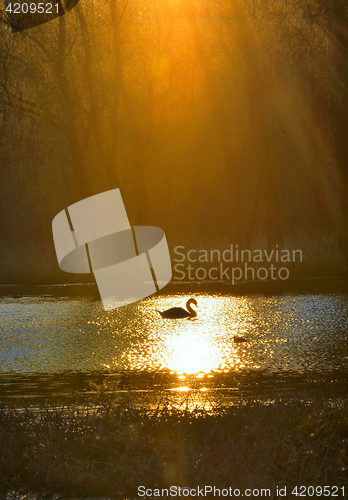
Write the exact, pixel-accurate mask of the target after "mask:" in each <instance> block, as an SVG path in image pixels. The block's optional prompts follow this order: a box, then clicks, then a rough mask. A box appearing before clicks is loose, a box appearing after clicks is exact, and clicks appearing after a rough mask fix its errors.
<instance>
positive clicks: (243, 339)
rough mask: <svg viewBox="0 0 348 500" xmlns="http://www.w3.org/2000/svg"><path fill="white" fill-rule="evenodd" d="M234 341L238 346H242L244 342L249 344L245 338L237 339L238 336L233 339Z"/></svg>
mask: <svg viewBox="0 0 348 500" xmlns="http://www.w3.org/2000/svg"><path fill="white" fill-rule="evenodd" d="M233 340H234V341H235V342H236V344H241V343H242V342H248V341H247V339H245V338H244V337H237V336H236V335H235V336H234V337H233Z"/></svg>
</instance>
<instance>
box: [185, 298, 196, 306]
mask: <svg viewBox="0 0 348 500" xmlns="http://www.w3.org/2000/svg"><path fill="white" fill-rule="evenodd" d="M191 304H194V305H195V306H196V307H197V301H196V299H189V300H188V301H187V302H186V307H188V306H189V305H191Z"/></svg>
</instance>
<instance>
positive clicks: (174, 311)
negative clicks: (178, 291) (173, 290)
mask: <svg viewBox="0 0 348 500" xmlns="http://www.w3.org/2000/svg"><path fill="white" fill-rule="evenodd" d="M191 304H194V305H195V306H196V307H197V302H196V299H189V300H188V301H187V302H186V307H187V311H185V309H183V308H182V307H172V308H171V309H168V310H167V311H157V312H159V313H160V315H161V316H162V318H171V319H176V318H194V317H195V316H197V313H196V311H195V310H194V309H192V307H191Z"/></svg>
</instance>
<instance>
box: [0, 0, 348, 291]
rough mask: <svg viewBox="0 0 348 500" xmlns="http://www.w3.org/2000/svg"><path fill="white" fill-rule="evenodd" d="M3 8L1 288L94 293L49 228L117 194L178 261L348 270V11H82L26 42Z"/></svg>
mask: <svg viewBox="0 0 348 500" xmlns="http://www.w3.org/2000/svg"><path fill="white" fill-rule="evenodd" d="M0 5H1V14H0V17H1V23H0V37H1V43H0V124H1V125H0V126H1V135H0V149H1V158H0V175H1V183H0V189H1V197H0V227H1V240H0V281H1V283H27V282H28V283H51V282H62V281H64V280H65V281H69V280H75V281H76V280H77V281H81V276H73V275H68V274H65V273H63V272H61V271H60V270H59V267H58V264H57V260H56V256H55V251H54V245H53V239H52V219H53V218H54V216H55V215H56V214H57V213H58V212H60V211H61V210H63V209H64V208H66V207H67V206H69V205H71V204H72V203H75V202H77V201H79V200H81V199H83V198H85V197H88V196H91V195H94V194H97V193H100V192H102V191H106V190H109V189H114V188H120V190H121V193H122V197H123V201H124V203H125V206H126V209H127V212H128V216H129V219H130V222H131V224H132V225H153V226H158V227H161V228H162V229H163V230H164V231H165V233H166V236H167V240H168V244H169V247H170V249H171V251H173V249H174V247H176V246H177V245H182V246H184V247H185V248H192V249H196V250H199V249H202V248H203V249H221V250H224V249H225V248H230V246H231V244H233V245H237V244H238V245H239V247H240V248H244V249H250V250H253V249H255V248H257V249H260V250H262V251H263V249H272V248H275V246H276V245H278V247H279V248H284V249H287V250H289V251H292V250H295V249H296V250H301V252H302V253H303V259H304V265H302V266H301V267H300V268H299V269H298V274H299V275H301V276H333V275H336V276H340V275H344V274H346V271H347V267H346V265H347V261H348V259H347V257H348V231H347V218H348V198H347V194H348V185H347V184H348V140H347V130H348V127H347V118H348V5H347V4H346V2H345V1H344V0H290V1H289V0H99V1H97V0H81V1H80V2H78V4H77V5H76V7H74V8H73V9H72V10H71V11H70V12H68V13H67V14H66V15H62V16H60V17H58V18H57V19H54V20H52V21H50V22H47V23H45V24H42V25H40V26H37V27H35V28H32V29H28V30H23V31H21V32H18V33H13V32H12V30H11V27H10V25H9V20H8V17H7V13H6V10H5V5H4V4H3V3H1V4H0ZM278 247H277V248H278ZM89 279H90V278H89Z"/></svg>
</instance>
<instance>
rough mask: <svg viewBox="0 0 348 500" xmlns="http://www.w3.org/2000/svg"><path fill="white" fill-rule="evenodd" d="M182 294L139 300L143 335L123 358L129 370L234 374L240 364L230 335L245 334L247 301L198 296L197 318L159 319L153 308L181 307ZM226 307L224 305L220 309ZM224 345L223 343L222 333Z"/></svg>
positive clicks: (249, 320)
mask: <svg viewBox="0 0 348 500" xmlns="http://www.w3.org/2000/svg"><path fill="white" fill-rule="evenodd" d="M188 298H189V297H188V296H186V295H182V296H165V297H156V298H155V299H152V300H151V301H150V300H147V301H143V302H142V303H141V305H140V306H139V311H138V312H139V313H140V314H141V315H142V317H143V328H144V333H145V335H140V336H138V342H136V341H135V342H133V343H132V347H131V349H127V351H125V352H124V353H123V355H122V356H123V360H124V362H127V364H128V368H129V369H131V370H141V369H144V368H145V366H146V369H147V370H149V369H150V370H169V371H170V372H172V373H173V372H174V373H176V374H177V375H178V378H179V379H183V378H182V375H183V374H186V375H196V378H197V379H202V378H203V377H204V376H205V375H207V374H211V373H213V372H223V371H229V370H230V369H231V368H233V369H235V370H238V369H239V368H240V367H242V366H243V363H242V360H241V356H240V352H241V350H243V348H241V347H240V346H237V345H236V344H234V343H233V335H234V334H241V333H245V329H246V325H247V324H252V318H251V316H252V311H251V309H250V306H249V303H248V301H247V300H246V299H245V300H243V299H242V300H241V299H240V298H235V299H234V300H231V298H230V300H229V301H228V303H227V302H226V301H223V300H219V297H217V296H211V295H208V294H207V295H202V294H201V295H199V297H197V300H198V308H197V314H198V315H197V317H196V318H189V319H175V320H171V319H163V318H162V317H161V316H160V315H159V314H158V312H157V311H156V310H166V309H169V308H171V307H177V306H184V305H185V303H186V301H187V300H188ZM226 306H227V307H226ZM227 331H228V333H229V335H228V336H229V342H226V332H227Z"/></svg>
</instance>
